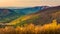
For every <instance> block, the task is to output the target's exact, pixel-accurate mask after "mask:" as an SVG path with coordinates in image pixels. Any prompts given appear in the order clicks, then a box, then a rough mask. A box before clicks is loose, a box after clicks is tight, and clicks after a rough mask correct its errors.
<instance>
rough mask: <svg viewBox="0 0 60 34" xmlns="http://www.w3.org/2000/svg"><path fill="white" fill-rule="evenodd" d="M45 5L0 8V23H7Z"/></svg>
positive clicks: (43, 7) (41, 8)
mask: <svg viewBox="0 0 60 34" xmlns="http://www.w3.org/2000/svg"><path fill="white" fill-rule="evenodd" d="M46 7H47V6H39V7H38V6H37V7H27V8H16V9H15V8H11V9H9V8H0V23H9V22H11V21H13V20H15V19H17V18H20V17H21V16H24V15H28V14H31V13H35V12H37V11H38V10H43V9H45V8H46Z"/></svg>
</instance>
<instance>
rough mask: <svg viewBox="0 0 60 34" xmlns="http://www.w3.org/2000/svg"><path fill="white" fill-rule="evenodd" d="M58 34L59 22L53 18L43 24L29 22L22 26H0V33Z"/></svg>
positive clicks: (59, 29) (59, 30)
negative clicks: (51, 20) (50, 21)
mask: <svg viewBox="0 0 60 34" xmlns="http://www.w3.org/2000/svg"><path fill="white" fill-rule="evenodd" d="M56 33H59V34H60V24H58V25H57V22H56V20H53V23H51V24H45V25H43V26H40V25H34V24H29V25H26V26H24V27H20V26H17V27H16V28H13V27H5V28H0V34H56Z"/></svg>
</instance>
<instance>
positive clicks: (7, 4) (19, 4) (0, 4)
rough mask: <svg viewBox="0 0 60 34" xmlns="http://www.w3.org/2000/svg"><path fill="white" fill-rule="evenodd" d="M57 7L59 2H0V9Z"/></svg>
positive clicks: (48, 0)
mask: <svg viewBox="0 0 60 34" xmlns="http://www.w3.org/2000/svg"><path fill="white" fill-rule="evenodd" d="M42 5H44V6H45V5H47V6H57V5H60V0H0V7H29V6H42Z"/></svg>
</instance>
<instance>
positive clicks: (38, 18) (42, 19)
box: [19, 6, 60, 25]
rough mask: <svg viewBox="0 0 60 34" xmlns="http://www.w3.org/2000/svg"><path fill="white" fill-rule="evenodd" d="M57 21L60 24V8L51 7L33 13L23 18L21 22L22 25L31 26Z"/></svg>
mask: <svg viewBox="0 0 60 34" xmlns="http://www.w3.org/2000/svg"><path fill="white" fill-rule="evenodd" d="M53 19H56V20H57V22H58V23H60V6H56V7H50V8H47V9H44V10H41V11H40V10H39V11H38V12H36V13H32V14H29V15H26V16H24V17H22V19H21V21H20V23H19V24H20V25H21V24H30V23H33V24H35V25H43V24H48V23H52V20H53Z"/></svg>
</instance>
